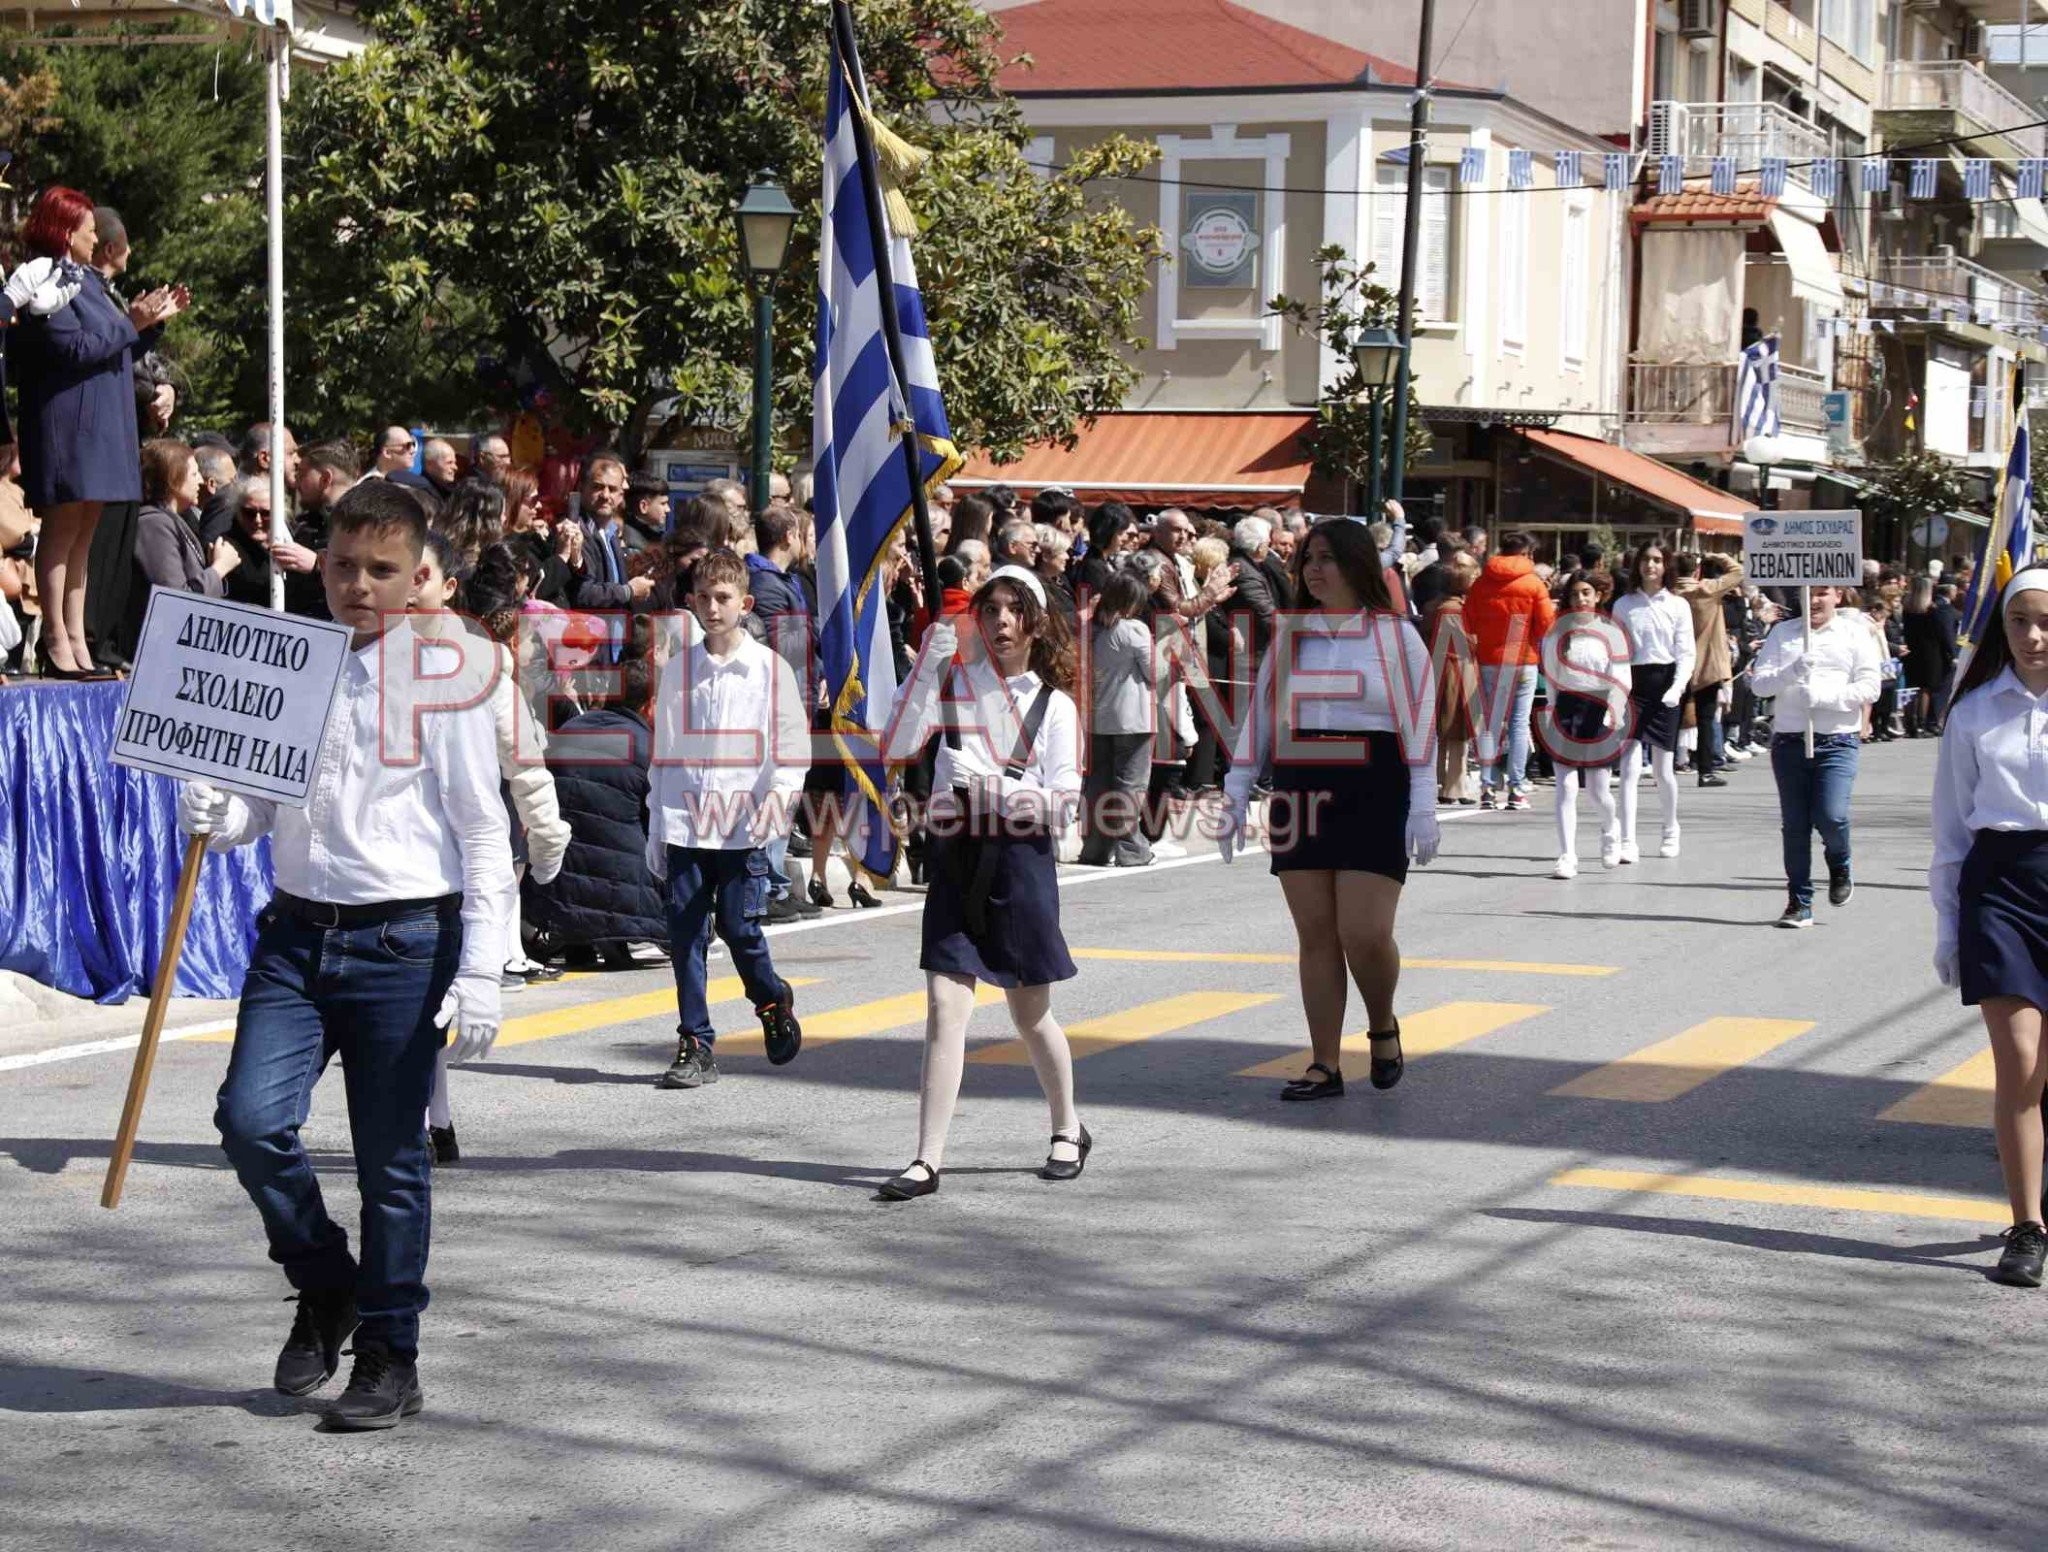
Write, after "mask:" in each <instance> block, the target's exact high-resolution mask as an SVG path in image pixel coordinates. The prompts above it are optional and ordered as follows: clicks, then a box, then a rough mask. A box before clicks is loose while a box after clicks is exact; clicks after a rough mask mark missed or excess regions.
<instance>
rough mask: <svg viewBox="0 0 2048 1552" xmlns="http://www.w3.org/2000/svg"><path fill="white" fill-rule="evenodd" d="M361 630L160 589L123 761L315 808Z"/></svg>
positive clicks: (139, 658)
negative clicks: (342, 686)
mask: <svg viewBox="0 0 2048 1552" xmlns="http://www.w3.org/2000/svg"><path fill="white" fill-rule="evenodd" d="M349 635H350V633H349V629H348V627H347V626H345V625H334V624H330V623H329V622H327V621H325V620H308V619H302V618H301V617H299V616H298V615H293V614H273V613H272V612H271V611H270V610H268V609H257V608H253V607H251V606H250V605H248V604H231V603H227V602H224V601H223V600H221V599H218V598H204V597H201V596H200V595H199V594H197V593H183V592H173V591H171V590H169V589H166V588H161V587H159V588H152V589H151V590H150V595H149V612H148V613H147V614H146V615H144V616H143V621H142V640H141V644H140V645H139V647H138V648H137V650H136V653H135V667H134V669H133V670H132V671H131V672H130V674H129V678H128V698H127V699H126V700H125V701H124V702H123V703H122V706H121V717H120V720H119V721H118V722H117V723H116V724H115V725H114V750H113V756H112V758H113V761H114V763H115V764H116V765H127V766H132V767H134V768H135V769H137V770H143V771H155V772H157V773H158V774H159V775H163V776H179V777H183V778H184V779H186V780H188V781H207V782H211V783H213V785H215V786H216V787H222V788H225V789H227V790H228V791H231V792H241V793H247V794H249V795H251V796H254V797H261V798H269V799H270V800H271V801H273V802H277V803H283V804H285V805H286V806H288V807H291V808H304V807H305V806H306V799H307V795H308V793H309V791H310V790H311V788H312V783H313V759H314V756H315V754H316V753H317V752H318V751H319V748H320V740H321V737H322V736H323V735H324V734H325V733H326V731H327V717H328V713H329V712H330V711H331V710H332V709H333V706H334V687H335V684H336V683H337V682H338V681H339V679H340V677H341V664H342V659H343V657H344V656H345V655H346V654H347V652H348V644H349Z"/></svg>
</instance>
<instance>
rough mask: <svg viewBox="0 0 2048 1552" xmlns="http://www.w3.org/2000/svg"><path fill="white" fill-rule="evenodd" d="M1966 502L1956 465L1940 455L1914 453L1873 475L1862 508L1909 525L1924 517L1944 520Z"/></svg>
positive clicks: (1878, 470) (1879, 469)
mask: <svg viewBox="0 0 2048 1552" xmlns="http://www.w3.org/2000/svg"><path fill="white" fill-rule="evenodd" d="M1966 499H1967V490H1966V487H1965V486H1964V483H1963V480H1962V477H1961V475H1960V474H1959V472H1958V471H1957V469H1956V466H1955V465H1954V464H1952V463H1950V462H1949V461H1948V460H1947V459H1946V458H1944V457H1942V456H1941V455H1940V454H1939V453H1929V452H1911V453H1906V454H1904V455H1902V456H1901V457H1899V458H1896V459H1894V460H1893V461H1892V462H1890V463H1888V464H1883V465H1881V466H1880V467H1879V468H1878V469H1876V470H1875V471H1874V472H1873V475H1872V477H1871V480H1870V483H1869V485H1868V487H1867V488H1866V489H1865V490H1864V493H1863V509H1864V511H1865V512H1867V513H1870V514H1872V515H1873V516H1876V517H1881V518H1887V519H1893V520H1896V521H1899V522H1901V523H1904V524H1906V525H1908V526H1910V525H1911V524H1913V523H1916V522H1918V521H1919V520H1920V519H1921V518H1923V517H1936V516H1941V517H1945V516H1947V515H1948V514H1949V513H1950V512H1953V511H1955V510H1956V508H1958V507H1960V506H1962V505H1964V504H1965V502H1966Z"/></svg>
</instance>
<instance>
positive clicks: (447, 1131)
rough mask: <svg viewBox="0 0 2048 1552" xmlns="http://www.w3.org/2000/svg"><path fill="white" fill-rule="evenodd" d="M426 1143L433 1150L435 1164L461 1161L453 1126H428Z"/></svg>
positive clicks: (460, 1151)
mask: <svg viewBox="0 0 2048 1552" xmlns="http://www.w3.org/2000/svg"><path fill="white" fill-rule="evenodd" d="M427 1143H428V1145H429V1146H430V1147H431V1148H432V1149H433V1150H434V1163H435V1164H436V1165H437V1166H438V1165H442V1164H460V1163H461V1162H462V1149H461V1148H460V1147H459V1146H458V1145H457V1144H456V1141H455V1128H454V1127H452V1126H430V1127H428V1128H427Z"/></svg>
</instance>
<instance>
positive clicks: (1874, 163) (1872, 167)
mask: <svg viewBox="0 0 2048 1552" xmlns="http://www.w3.org/2000/svg"><path fill="white" fill-rule="evenodd" d="M1891 186H1892V159H1891V158H1890V157H1889V156H1866V157H1864V158H1863V181H1862V183H1861V184H1859V185H1858V187H1860V188H1861V189H1862V191H1863V192H1864V193H1865V194H1882V193H1884V191H1885V190H1886V189H1889V188H1890V187H1891Z"/></svg>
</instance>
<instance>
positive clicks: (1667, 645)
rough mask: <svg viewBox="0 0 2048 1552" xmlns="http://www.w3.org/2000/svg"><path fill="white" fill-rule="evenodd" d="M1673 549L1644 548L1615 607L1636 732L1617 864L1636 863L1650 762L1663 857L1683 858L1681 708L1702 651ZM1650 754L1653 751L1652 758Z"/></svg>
mask: <svg viewBox="0 0 2048 1552" xmlns="http://www.w3.org/2000/svg"><path fill="white" fill-rule="evenodd" d="M1670 569H1671V552H1670V551H1669V550H1667V549H1665V548H1664V546H1663V545H1661V544H1646V545H1644V546H1643V547H1642V548H1641V549H1639V550H1637V551H1636V556H1635V564H1634V566H1633V568H1632V570H1633V572H1634V576H1635V590H1634V591H1633V592H1631V593H1630V594H1629V595H1628V596H1627V597H1625V598H1623V599H1622V600H1621V602H1620V603H1618V604H1616V605H1615V606H1614V622H1615V623H1616V624H1617V625H1619V626H1620V627H1621V628H1622V629H1623V630H1625V631H1627V632H1628V639H1629V643H1630V653H1629V669H1630V672H1629V699H1630V700H1631V701H1632V702H1633V703H1634V705H1633V715H1634V717H1635V735H1634V736H1633V737H1632V738H1630V740H1629V741H1628V743H1627V744H1626V745H1625V746H1624V747H1623V749H1622V752H1621V847H1620V853H1619V856H1618V857H1617V858H1616V860H1617V861H1619V862H1623V863H1630V862H1634V861H1636V860H1637V859H1638V858H1639V857H1640V855H1641V852H1640V851H1639V850H1638V848H1637V846H1636V778H1637V777H1638V776H1639V775H1641V773H1642V769H1643V762H1644V760H1645V759H1647V760H1648V761H1649V764H1650V770H1651V772H1652V773H1653V774H1654V775H1655V776H1656V778H1657V801H1658V804H1659V806H1660V807H1661V808H1662V809H1663V811H1664V835H1663V842H1662V844H1661V845H1660V846H1659V847H1658V850H1657V855H1658V856H1660V857H1675V856H1677V855H1678V724H1679V705H1680V703H1681V702H1683V701H1684V699H1685V692H1686V688H1687V686H1689V685H1690V684H1691V683H1692V667H1693V659H1694V657H1695V656H1696V649H1695V647H1694V644H1693V635H1692V606H1691V605H1690V604H1688V603H1687V602H1686V601H1685V600H1684V599H1683V598H1680V597H1679V596H1678V595H1677V594H1676V593H1674V592H1672V591H1671V589H1670V588H1669V587H1667V586H1666V585H1665V580H1666V574H1667V573H1668V572H1669V571H1670ZM1645 751H1647V754H1646V753H1645Z"/></svg>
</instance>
